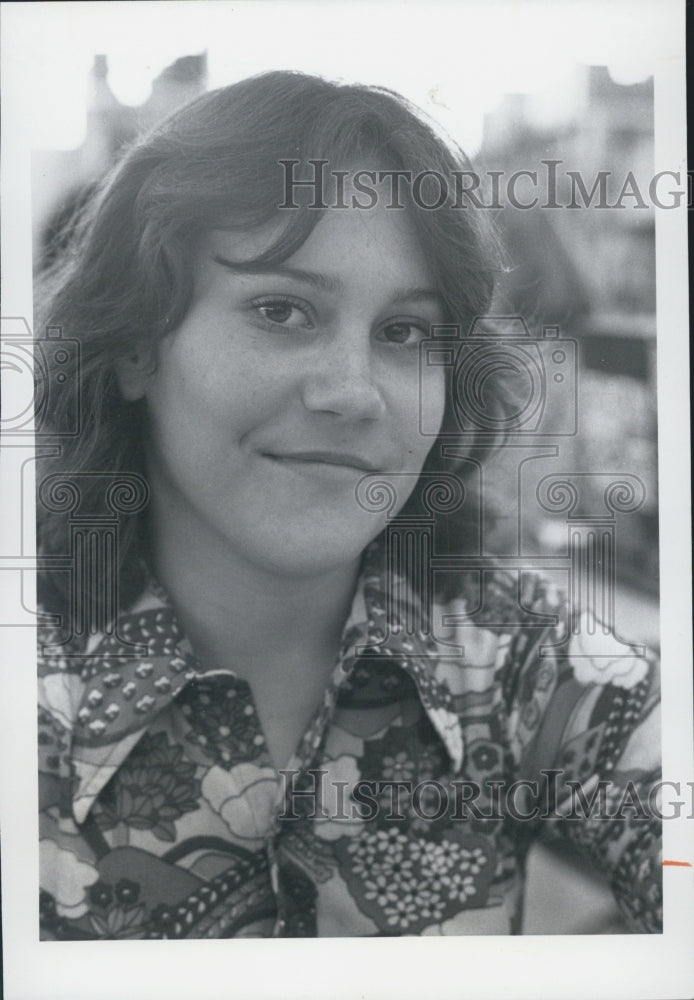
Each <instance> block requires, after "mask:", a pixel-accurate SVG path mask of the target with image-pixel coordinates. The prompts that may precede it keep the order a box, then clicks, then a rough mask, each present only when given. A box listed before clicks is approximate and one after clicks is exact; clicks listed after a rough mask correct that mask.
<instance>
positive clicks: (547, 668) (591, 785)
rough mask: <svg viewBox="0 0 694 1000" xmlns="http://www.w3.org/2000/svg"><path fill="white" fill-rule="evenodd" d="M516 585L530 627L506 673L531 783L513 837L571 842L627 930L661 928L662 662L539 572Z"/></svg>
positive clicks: (513, 727)
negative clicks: (571, 604)
mask: <svg viewBox="0 0 694 1000" xmlns="http://www.w3.org/2000/svg"><path fill="white" fill-rule="evenodd" d="M521 591H522V593H521V600H522V603H523V606H524V608H525V609H526V610H527V611H528V612H529V614H528V618H527V624H524V625H522V626H520V627H518V629H517V632H516V633H515V635H514V637H513V640H512V642H511V644H510V647H509V654H508V658H507V662H506V670H505V674H504V685H505V691H504V693H505V702H506V709H507V712H508V720H509V740H510V749H511V754H512V757H513V760H514V764H515V767H516V778H517V779H518V780H519V781H520V782H522V783H523V784H524V787H525V788H527V789H529V790H530V792H529V796H528V799H529V801H528V803H527V804H526V806H527V805H529V806H530V807H531V808H526V809H524V811H523V814H522V817H521V816H517V817H516V822H517V823H518V830H519V837H518V839H519V841H520V843H521V845H522V844H523V842H524V841H525V842H526V846H527V841H529V839H530V838H531V837H532V836H534V835H540V836H541V837H543V838H545V839H565V840H567V841H569V842H570V843H571V844H572V845H573V846H574V847H575V848H576V849H578V851H579V852H580V853H581V854H582V855H584V856H586V857H588V858H589V859H590V860H591V862H592V863H593V864H594V865H595V866H596V868H597V869H598V870H600V871H602V872H603V873H604V874H605V875H606V877H607V879H608V881H609V884H610V886H611V888H612V891H613V893H614V895H615V898H616V900H617V903H618V905H619V907H620V910H621V911H622V913H623V914H624V917H625V920H626V922H627V925H628V926H629V927H630V928H631V929H632V930H634V931H641V932H643V931H649V932H661V931H662V856H661V825H662V824H661V813H660V802H659V797H658V794H657V793H658V782H659V779H660V774H661V769H660V757H661V753H660V746H661V741H660V714H659V704H660V698H659V694H660V686H659V669H658V661H657V658H656V656H655V655H654V653H653V652H652V651H650V650H649V649H647V648H644V647H636V646H631V645H629V644H626V643H624V642H622V641H621V639H619V638H618V637H617V636H616V635H615V634H614V630H613V629H611V628H610V627H609V626H606V625H604V624H603V623H602V622H600V621H598V620H597V619H596V618H595V617H593V616H592V615H591V614H589V613H583V614H578V613H571V611H570V610H569V608H568V607H567V604H566V602H565V600H563V599H562V598H561V597H559V596H558V595H557V594H556V593H554V592H553V590H552V588H551V587H550V586H549V585H548V584H547V583H546V582H545V581H543V580H541V579H537V578H532V580H528V581H526V582H525V585H524V587H522V588H521ZM549 619H553V623H552V624H547V621H548V620H549ZM530 800H532V801H530ZM526 816H532V818H531V819H527V820H526V819H525V817H526Z"/></svg>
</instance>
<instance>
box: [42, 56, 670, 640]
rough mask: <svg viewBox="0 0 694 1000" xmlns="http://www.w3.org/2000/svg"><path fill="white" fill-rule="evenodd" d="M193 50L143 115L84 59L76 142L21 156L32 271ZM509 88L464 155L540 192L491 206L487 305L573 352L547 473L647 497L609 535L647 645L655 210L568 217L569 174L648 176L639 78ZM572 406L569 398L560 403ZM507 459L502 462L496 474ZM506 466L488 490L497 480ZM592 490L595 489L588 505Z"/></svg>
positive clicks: (552, 526)
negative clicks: (640, 489)
mask: <svg viewBox="0 0 694 1000" xmlns="http://www.w3.org/2000/svg"><path fill="white" fill-rule="evenodd" d="M206 85H207V58H206V54H205V53H201V54H193V55H186V56H183V57H181V58H179V59H176V60H175V61H174V62H173V63H172V64H171V65H170V66H168V67H167V68H166V69H164V71H163V72H162V73H161V74H160V75H159V76H157V77H156V79H154V80H153V82H152V89H151V94H150V96H149V98H148V99H147V100H146V101H145V102H144V103H143V104H141V105H140V106H138V107H132V106H128V105H124V104H122V103H120V102H119V101H118V99H117V98H116V97H115V96H114V94H113V92H112V90H111V88H110V87H109V81H108V62H107V58H106V56H105V55H97V56H95V58H94V63H93V67H92V70H91V73H90V80H89V95H90V96H89V106H88V116H87V132H86V137H85V139H84V142H83V143H82V145H81V146H80V147H78V148H76V149H72V150H67V151H57V150H43V151H37V152H36V153H35V154H34V156H33V159H32V174H33V176H32V182H33V193H34V194H33V197H34V208H33V214H34V247H35V257H36V265H37V267H38V268H41V267H43V266H45V265H46V264H47V263H50V261H51V260H52V259H53V258H54V257H55V255H56V254H58V253H60V252H61V249H62V248H63V246H64V244H65V241H66V238H67V236H68V235H69V230H70V224H71V220H72V219H73V218H74V216H75V212H76V211H77V210H78V209H79V207H80V205H81V203H82V202H83V201H84V199H85V198H86V197H87V196H88V194H89V192H90V190H91V188H92V186H93V184H94V183H95V182H96V181H98V180H99V178H100V177H102V176H103V174H104V173H105V172H106V171H107V170H108V169H109V167H110V166H112V164H113V163H114V161H115V160H116V159H117V157H118V155H119V153H120V152H121V151H122V150H123V148H124V147H126V146H127V145H128V144H129V143H131V142H132V141H133V140H134V139H135V138H136V137H137V136H138V135H139V134H141V133H142V132H144V131H146V130H147V129H149V128H150V127H152V126H153V125H154V124H156V123H157V122H158V121H160V120H161V119H162V118H164V117H165V116H166V115H168V114H169V113H171V112H172V111H174V110H175V109H176V108H177V107H178V106H180V105H181V104H184V103H186V102H188V101H189V100H191V99H193V98H194V97H196V96H197V95H199V94H200V93H202V92H203V91H204V90H205V89H206ZM553 96H554V100H549V99H546V98H547V95H543V94H542V93H535V94H532V95H526V94H507V95H506V97H505V98H504V99H503V100H502V102H501V103H500V105H499V106H498V107H497V108H496V110H495V111H493V112H492V113H488V114H487V115H486V116H485V121H484V130H483V142H482V146H481V149H480V152H479V154H478V156H477V157H476V161H475V168H476V170H477V171H478V172H479V173H480V174H482V175H484V176H485V177H487V176H489V175H490V172H491V171H501V172H503V174H504V176H505V177H509V176H510V175H511V174H513V173H514V171H517V170H529V171H536V172H537V184H536V185H534V186H533V190H532V191H530V190H529V188H527V187H526V188H525V189H524V188H523V184H522V183H519V184H518V188H517V193H518V197H519V198H520V199H521V200H523V201H525V200H530V198H531V196H538V197H539V204H538V207H536V208H533V209H529V210H523V209H518V208H514V207H513V205H511V204H509V202H508V199H507V198H505V197H504V185H503V184H502V185H501V187H500V190H501V192H502V197H501V203H502V204H503V207H502V208H500V209H498V210H494V211H493V213H492V214H493V215H494V217H495V221H496V224H497V225H498V227H499V229H500V231H501V234H502V237H503V241H504V244H505V247H506V253H507V260H508V271H507V273H506V274H505V275H503V277H502V280H501V281H500V285H499V291H498V297H497V302H496V305H495V307H494V311H495V312H497V313H500V314H505V315H508V314H516V315H520V316H522V317H523V318H524V320H525V321H526V323H527V325H528V327H529V329H530V330H531V332H532V333H534V334H536V335H540V334H541V331H542V328H543V327H545V326H558V327H559V329H560V335H561V336H562V337H565V338H573V339H575V340H576V341H577V342H578V345H579V371H578V413H579V432H578V433H577V434H576V435H574V436H572V437H567V438H564V439H562V440H561V444H560V459H559V466H558V465H557V460H556V459H554V460H553V462H552V461H550V460H548V461H547V463H546V472H547V473H551V472H556V471H558V468H561V470H570V471H574V472H580V471H585V472H607V473H619V472H626V473H630V474H632V475H637V476H638V477H639V478H640V479H641V480H642V481H643V482H644V485H645V487H646V501H645V503H644V505H643V506H642V508H641V509H640V510H639V511H638V512H636V513H633V514H629V515H628V516H624V517H621V518H620V519H619V524H618V532H617V573H618V576H619V580H620V585H621V586H620V614H619V618H618V622H619V624H620V631H621V632H622V634H624V635H625V636H627V637H630V638H632V637H633V638H635V639H643V640H646V641H649V642H651V643H657V638H658V612H657V603H656V602H657V593H658V530H657V445H656V440H657V439H656V431H657V426H656V371H655V333H656V324H655V220H654V209H653V206H652V205H650V204H648V205H647V206H646V207H643V208H638V207H636V206H635V205H634V204H633V202H634V199H631V200H629V199H625V204H626V207H625V209H624V210H619V209H613V210H604V209H599V208H597V207H595V206H594V205H593V206H592V207H589V208H587V207H579V208H576V209H571V208H568V207H566V206H568V205H569V204H570V202H571V191H570V178H569V175H568V173H567V172H568V171H577V172H579V173H580V174H581V177H582V179H583V181H584V184H585V186H586V188H587V190H588V191H590V190H591V188H592V186H593V183H594V181H595V178H596V177H597V175H598V174H599V172H600V171H608V172H609V173H610V175H611V179H610V183H609V184H608V191H609V200H610V201H614V200H615V198H616V197H617V195H618V194H619V191H620V190H621V187H622V184H623V182H624V179H625V178H626V177H627V175H628V174H629V172H631V173H632V175H633V176H634V177H635V179H636V180H637V182H638V184H639V188H640V190H641V191H645V192H647V191H648V182H649V180H650V178H651V177H652V174H653V135H654V123H653V86H652V79H648V80H646V81H644V82H641V83H637V84H632V85H620V84H617V83H615V82H613V80H612V78H611V77H610V75H609V73H608V71H607V69H606V68H604V67H600V66H577V67H576V71H575V73H574V75H573V79H572V82H571V84H570V86H569V87H568V89H567V91H566V93H562V95H561V100H557V99H556V97H557V95H553ZM550 160H553V161H559V162H558V165H557V167H556V178H557V180H556V195H555V200H556V202H557V203H558V204H559V205H561V206H562V207H560V208H555V209H552V210H550V209H546V208H542V207H540V206H542V205H543V204H544V203H546V201H547V198H548V195H549V193H550V192H549V191H548V187H547V184H548V168H547V166H546V165H543V161H550ZM566 405H569V403H568V401H567V404H566ZM514 462H517V455H516V454H514V453H513V452H512V451H511V450H509V451H508V452H507V453H506V454H504V452H503V451H502V452H500V454H499V456H498V457H497V463H498V466H499V467H500V468H502V467H503V465H504V463H506V464H507V465H508V469H507V470H506V471H507V472H509V471H512V469H511V466H512V465H513V463H514ZM535 465H536V468H535V471H534V478H533V482H532V483H528V484H526V486H525V487H524V490H525V492H524V495H523V497H522V502H523V551H524V552H537V553H548V552H557V553H559V552H561V551H562V550H565V548H566V522H565V519H564V518H563V517H561V516H557V517H556V518H553V517H552V516H551V515H548V513H547V512H546V511H544V510H541V509H540V508H539V507H538V505H537V500H536V497H535V492H534V490H535V484H536V482H537V481H538V478H539V477H540V476H541V475H542V474H544V472H545V470H544V469H543V466H542V463H541V462H540V463H535ZM503 478H504V476H503V469H502V474H501V475H500V480H503ZM591 488H592V489H593V495H591ZM601 491H602V486H601V485H600V484H599V482H596V484H595V485H594V486H593V487H591V486H590V484H589V483H588V484H587V485H586V488H585V489H583V490H582V493H581V510H580V511H579V513H584V514H587V515H590V514H594V513H599V512H600V510H601V504H602V492H601ZM511 520H513V518H512V517H510V518H508V519H506V520H504V517H503V516H502V517H500V518H499V520H498V523H497V525H496V528H495V529H494V533H493V536H492V538H491V541H490V545H491V548H492V549H494V548H495V549H496V550H497V551H504V546H505V544H506V542H507V541H508V539H507V537H506V534H505V529H506V528H507V527H509V525H510V521H511Z"/></svg>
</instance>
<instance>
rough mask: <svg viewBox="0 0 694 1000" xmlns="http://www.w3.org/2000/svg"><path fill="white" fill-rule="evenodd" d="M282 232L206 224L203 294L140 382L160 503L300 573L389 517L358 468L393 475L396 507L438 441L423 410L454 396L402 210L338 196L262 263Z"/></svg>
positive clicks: (199, 528) (185, 532)
mask: <svg viewBox="0 0 694 1000" xmlns="http://www.w3.org/2000/svg"><path fill="white" fill-rule="evenodd" d="M277 232H278V231H277V229H276V228H274V227H270V228H268V229H266V230H264V231H259V232H255V233H253V234H252V235H249V234H243V235H239V234H238V233H230V232H223V231H215V232H214V233H212V234H211V235H210V236H209V237H207V239H206V240H205V241H204V244H203V246H202V248H201V250H200V252H199V254H198V258H197V269H196V292H195V296H194V300H193V303H192V306H191V308H190V310H189V312H188V314H187V316H186V318H185V319H184V321H183V322H182V323H181V325H180V326H179V327H178V328H177V329H176V330H175V331H173V332H172V333H170V334H168V335H167V336H166V337H165V338H164V339H163V341H162V342H161V344H160V347H159V354H158V362H157V368H156V371H155V372H154V374H151V375H149V376H144V375H143V376H142V384H141V386H140V387H139V389H138V391H139V392H140V393H143V394H144V395H145V396H146V400H147V407H148V412H149V417H150V423H149V440H148V456H149V474H150V480H151V486H152V491H153V494H154V501H155V507H154V509H155V511H157V510H161V508H162V505H166V508H167V517H168V518H171V517H173V518H176V519H178V521H177V527H178V528H179V529H180V530H179V531H178V533H177V537H181V538H185V539H186V540H187V543H189V544H191V545H193V544H199V543H200V542H202V541H204V540H205V539H207V542H208V543H211V544H212V545H213V546H215V548H216V549H218V550H219V549H220V547H221V549H226V550H227V551H228V552H230V553H235V554H236V555H237V556H239V557H241V558H242V559H243V560H245V561H248V562H250V563H251V564H255V565H257V566H259V567H263V568H264V569H268V570H271V571H273V572H280V573H302V574H305V573H310V572H312V571H321V570H327V569H330V568H333V567H336V566H338V565H340V564H342V563H345V564H346V563H347V562H349V561H353V560H355V559H356V558H357V557H358V556H359V554H360V552H361V551H362V550H363V548H364V547H365V546H366V545H367V544H368V542H369V541H371V540H372V539H373V538H374V537H375V536H376V535H377V534H378V533H379V532H380V531H381V530H382V528H383V526H384V523H385V522H384V515H378V514H374V513H372V512H369V511H366V510H364V509H363V508H362V507H361V506H360V505H359V503H358V502H357V499H356V496H355V488H356V486H357V483H358V482H359V480H360V479H361V478H362V477H363V476H365V475H367V474H368V473H369V472H375V473H378V474H379V476H381V477H383V478H385V479H388V478H389V476H393V477H394V478H393V482H394V483H396V482H397V486H398V499H399V505H402V503H404V501H405V500H406V498H407V494H408V493H409V492H410V491H411V488H412V487H413V486H414V483H415V481H416V476H417V474H418V473H419V472H420V470H421V468H422V465H423V464H424V460H425V458H426V455H427V453H428V451H429V448H430V446H431V442H432V440H433V439H432V438H431V437H424V436H423V435H422V434H421V433H420V431H419V427H420V412H421V409H422V407H424V408H425V410H426V413H424V414H422V417H423V419H424V420H426V425H428V426H429V427H431V425H432V424H434V423H435V421H437V422H438V424H440V422H441V419H442V416H443V410H444V381H443V370H442V369H441V368H432V369H428V370H427V371H426V372H424V373H423V375H421V376H420V366H419V343H420V342H421V340H422V339H423V338H425V337H426V336H427V335H428V330H429V326H430V324H431V323H435V322H440V321H441V319H442V312H441V305H440V302H439V300H438V299H437V297H436V295H435V293H434V288H433V282H432V279H431V275H430V273H429V271H428V268H427V264H426V259H425V256H424V254H423V253H422V250H421V248H420V246H419V245H418V242H417V240H416V238H415V234H414V230H413V228H412V225H411V222H410V221H409V219H408V217H407V214H406V213H405V211H398V210H387V209H385V208H384V207H381V206H376V208H374V209H372V210H362V211H360V210H358V209H347V210H342V211H340V210H329V211H328V212H327V213H326V214H325V216H324V217H323V219H321V221H320V222H319V223H318V225H317V226H316V227H315V229H314V231H313V233H312V234H311V236H310V237H309V239H308V240H307V241H306V242H305V243H304V244H303V246H301V247H300V249H299V250H298V251H297V252H296V253H295V254H294V255H293V256H292V257H290V258H289V259H287V260H286V261H285V262H283V263H282V264H279V265H272V266H271V268H270V269H269V270H268V269H263V270H257V269H254V268H253V265H252V263H249V262H252V260H253V259H255V258H257V256H258V255H259V254H260V253H261V252H262V251H263V250H264V249H265V248H266V247H267V246H268V245H270V244H271V243H272V242H273V241H274V239H275V238H276V236H277ZM225 262H230V263H234V264H237V265H238V264H241V265H243V264H244V262H245V264H246V268H245V269H243V270H242V271H239V270H236V269H234V268H231V267H229V266H227V264H226V263H225ZM131 396H132V392H131ZM403 473H409V474H410V475H409V476H405V477H403V476H402V474H403ZM403 484H407V485H406V487H405V488H403ZM391 513H392V512H391Z"/></svg>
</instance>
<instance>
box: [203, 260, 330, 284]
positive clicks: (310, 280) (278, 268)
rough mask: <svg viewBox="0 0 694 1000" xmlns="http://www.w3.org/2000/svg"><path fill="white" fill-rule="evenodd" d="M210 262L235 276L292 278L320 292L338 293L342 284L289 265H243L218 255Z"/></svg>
mask: <svg viewBox="0 0 694 1000" xmlns="http://www.w3.org/2000/svg"><path fill="white" fill-rule="evenodd" d="M212 260H213V261H214V262H215V263H216V264H220V265H221V266H222V267H225V268H227V269H228V270H229V271H233V272H234V273H235V274H248V275H269V276H270V277H275V276H276V277H279V278H292V279H293V280H294V281H303V282H304V283H305V284H307V285H312V286H313V287H314V288H317V289H319V291H322V292H339V291H340V290H341V288H342V282H341V281H340V280H339V278H333V277H330V276H328V275H327V274H321V273H320V272H318V271H305V270H304V269H303V268H300V267H290V265H289V264H281V263H275V262H270V263H267V264H262V263H258V261H252V260H251V261H248V263H244V262H243V261H232V260H227V259H226V257H222V256H220V255H219V254H213V255H212Z"/></svg>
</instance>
